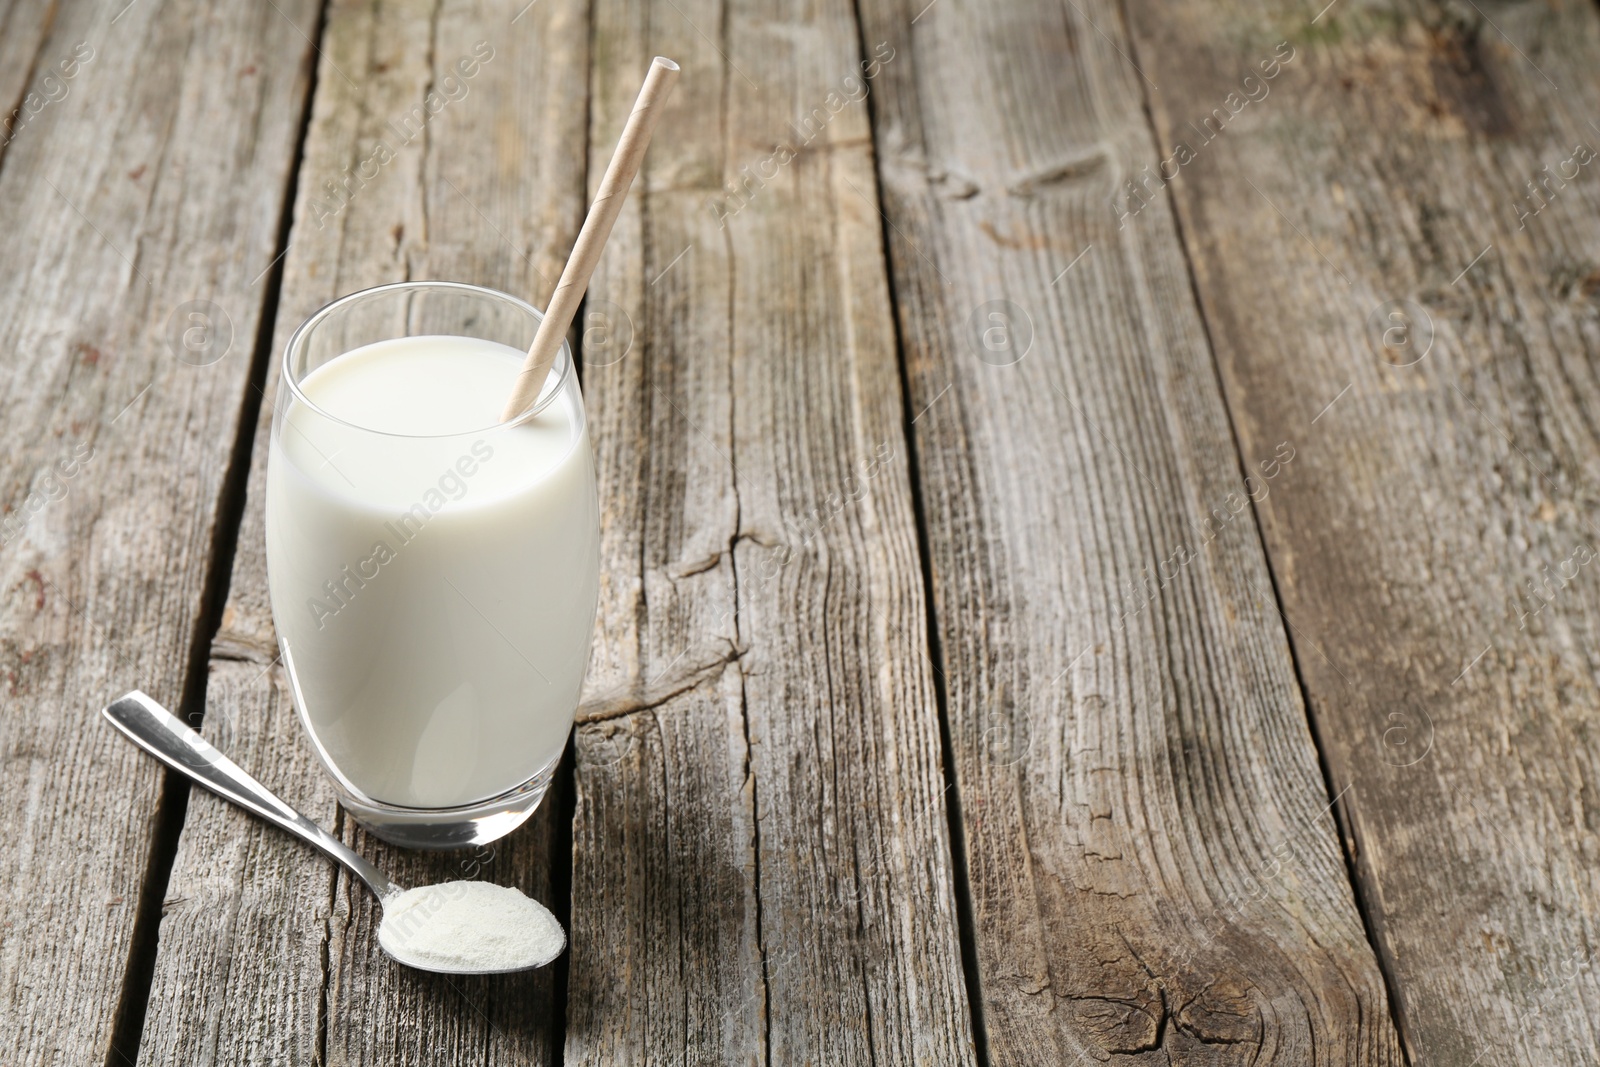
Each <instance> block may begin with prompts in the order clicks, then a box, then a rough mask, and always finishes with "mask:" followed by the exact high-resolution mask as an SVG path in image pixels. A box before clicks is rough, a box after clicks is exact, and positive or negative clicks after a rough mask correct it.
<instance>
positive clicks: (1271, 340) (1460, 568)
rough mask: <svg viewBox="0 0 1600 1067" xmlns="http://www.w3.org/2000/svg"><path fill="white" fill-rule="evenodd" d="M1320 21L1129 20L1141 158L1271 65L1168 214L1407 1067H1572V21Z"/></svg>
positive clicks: (1591, 315) (1596, 385)
mask: <svg viewBox="0 0 1600 1067" xmlns="http://www.w3.org/2000/svg"><path fill="white" fill-rule="evenodd" d="M1318 6H1320V5H1312V6H1310V7H1308V8H1306V9H1304V10H1302V9H1298V8H1297V9H1295V10H1287V9H1280V8H1279V6H1278V5H1271V4H1257V3H1228V4H1223V5H1210V4H1208V5H1204V6H1203V7H1202V6H1201V5H1198V4H1182V5H1173V4H1165V3H1163V4H1156V3H1140V4H1135V5H1133V10H1134V23H1135V25H1136V26H1137V32H1138V41H1139V50H1138V55H1139V57H1140V62H1141V63H1142V64H1144V65H1145V68H1146V69H1147V70H1152V69H1155V70H1159V71H1161V73H1160V74H1159V75H1158V77H1157V80H1158V81H1159V82H1160V85H1161V88H1160V91H1159V92H1157V91H1152V92H1151V98H1152V100H1153V101H1154V113H1155V117H1156V121H1157V127H1158V130H1159V136H1160V143H1161V145H1162V146H1164V147H1163V152H1166V151H1170V149H1171V145H1172V143H1173V142H1174V141H1175V140H1179V139H1184V138H1186V137H1192V135H1191V134H1189V133H1188V132H1187V127H1186V125H1185V124H1186V123H1187V122H1188V121H1190V120H1195V121H1198V115H1199V114H1204V113H1206V112H1207V111H1208V110H1209V109H1210V108H1212V107H1214V106H1222V105H1223V99H1224V97H1225V95H1226V94H1227V93H1228V92H1229V91H1231V90H1233V89H1234V88H1235V87H1236V86H1237V84H1238V79H1239V77H1240V76H1241V75H1242V73H1243V72H1244V70H1245V69H1246V68H1247V67H1248V66H1250V65H1252V64H1254V63H1255V62H1256V61H1257V60H1258V59H1260V58H1262V57H1263V56H1265V55H1267V54H1269V53H1270V52H1271V51H1272V50H1273V48H1274V47H1275V46H1277V44H1278V42H1280V41H1284V40H1288V41H1289V42H1291V45H1292V47H1294V48H1295V49H1296V58H1295V59H1294V62H1293V63H1292V64H1290V65H1289V67H1288V68H1287V69H1286V70H1285V73H1284V74H1283V75H1282V76H1281V77H1280V78H1278V79H1277V80H1276V81H1275V82H1274V84H1273V88H1272V91H1271V94H1270V95H1269V96H1268V97H1267V98H1266V99H1264V100H1261V101H1260V102H1258V103H1251V104H1249V105H1248V107H1247V108H1245V109H1244V110H1243V112H1242V113H1241V114H1240V115H1239V116H1238V117H1237V118H1236V119H1233V120H1231V121H1230V123H1229V124H1228V126H1227V127H1226V129H1225V132H1224V133H1223V134H1222V136H1220V137H1218V138H1216V139H1215V140H1214V141H1213V142H1212V143H1210V144H1208V145H1206V147H1205V148H1204V149H1203V150H1202V151H1201V152H1200V154H1199V157H1198V158H1197V159H1196V160H1195V161H1194V163H1193V165H1192V166H1190V167H1186V168H1185V169H1184V171H1183V175H1182V177H1181V178H1179V180H1178V181H1177V182H1176V183H1175V184H1174V185H1173V186H1172V191H1173V193H1174V194H1176V200H1177V203H1178V205H1179V208H1180V212H1181V217H1182V218H1183V221H1184V229H1185V232H1186V234H1188V238H1189V243H1190V247H1191V249H1192V251H1193V256H1194V262H1195V266H1196V276H1197V280H1198V290H1199V292H1200V295H1201V298H1202V301H1203V306H1204V308H1205V311H1206V316H1207V320H1208V322H1209V323H1210V326H1211V330H1212V334H1213V337H1214V339H1215V342H1216V349H1217V352H1218V355H1219V357H1220V362H1221V366H1222V370H1223V377H1224V380H1225V383H1226V387H1227V393H1228V396H1229V399H1230V401H1231V404H1232V409H1233V413H1234V418H1235V422H1236V425H1237V426H1238V430H1239V438H1240V441H1241V443H1242V445H1243V448H1244V452H1245V454H1246V455H1250V454H1254V453H1256V452H1259V451H1260V450H1261V449H1263V448H1270V447H1272V444H1273V443H1274V442H1276V441H1278V440H1281V439H1283V438H1285V437H1291V438H1293V439H1295V440H1296V441H1297V443H1299V444H1300V454H1299V456H1298V457H1297V458H1296V460H1295V463H1294V466H1293V468H1292V470H1291V471H1290V472H1288V473H1287V474H1285V476H1284V477H1283V478H1282V479H1281V481H1282V484H1281V486H1277V487H1275V488H1274V490H1273V492H1272V496H1271V498H1270V499H1268V500H1266V501H1265V502H1264V503H1263V505H1262V507H1261V514H1262V517H1263V520H1264V528H1265V531H1266V541H1267V545H1268V547H1269V549H1270V553H1271V557H1272V562H1273V570H1274V573H1275V574H1276V576H1277V581H1278V587H1279V589H1280V590H1281V592H1282V596H1283V603H1284V608H1285V610H1286V612H1287V614H1288V618H1289V620H1290V622H1291V624H1292V627H1293V634H1294V639H1295V645H1296V649H1297V651H1298V653H1299V662H1300V667H1301V670H1302V672H1303V674H1304V677H1305V681H1306V685H1307V688H1308V691H1309V693H1310V696H1311V706H1312V710H1313V711H1314V713H1315V716H1316V721H1317V725H1318V729H1319V731H1320V732H1321V734H1322V736H1323V737H1324V738H1325V739H1326V744H1327V755H1328V762H1329V765H1330V768H1331V772H1332V777H1333V782H1334V785H1335V787H1336V788H1337V789H1339V790H1341V791H1344V790H1348V792H1346V793H1345V799H1344V801H1343V802H1342V807H1343V810H1344V812H1345V813H1346V816H1347V818H1348V822H1347V824H1346V825H1347V830H1348V832H1349V835H1350V838H1351V842H1352V850H1353V852H1354V855H1355V858H1356V866H1357V871H1358V873H1359V878H1360V883H1361V885H1362V887H1363V889H1364V891H1365V893H1366V895H1367V897H1368V899H1369V900H1370V901H1371V905H1370V907H1371V912H1372V918H1373V925H1374V927H1375V928H1376V930H1377V933H1378V937H1379V946H1380V951H1381V953H1382V956H1383V958H1384V960H1385V962H1386V966H1387V967H1388V968H1389V970H1390V973H1391V975H1392V976H1393V979H1394V981H1395V985H1396V987H1397V988H1398V990H1399V998H1398V999H1399V1002H1400V1007H1401V1009H1402V1010H1401V1012H1400V1018H1401V1021H1402V1031H1403V1033H1404V1036H1405V1040H1406V1044H1407V1047H1408V1049H1409V1051H1410V1054H1411V1061H1412V1062H1413V1063H1459V1064H1473V1063H1476V1064H1479V1065H1486V1064H1506V1063H1520V1064H1541V1065H1542V1064H1555V1063H1560V1064H1569V1063H1592V1062H1594V1061H1595V1059H1596V1057H1597V1056H1600V1036H1597V1029H1596V1020H1597V1019H1600V984H1597V982H1596V980H1595V976H1594V973H1593V971H1592V967H1593V962H1594V961H1593V959H1592V952H1593V947H1594V946H1595V945H1596V944H1597V943H1600V930H1597V926H1596V924H1597V921H1600V878H1597V875H1596V870H1597V867H1596V858H1597V856H1600V837H1597V836H1596V835H1597V832H1600V819H1597V816H1596V805H1595V796H1596V789H1597V788H1600V778H1597V770H1596V768H1597V766H1600V740H1597V738H1596V736H1595V733H1594V721H1595V715H1596V712H1597V710H1600V688H1597V685H1596V675H1595V670H1596V654H1595V649H1596V647H1597V645H1600V610H1597V607H1600V601H1597V598H1596V590H1597V586H1596V579H1595V576H1594V573H1593V571H1594V568H1593V567H1592V566H1589V565H1588V563H1589V562H1592V555H1593V552H1594V549H1595V546H1596V545H1600V511H1597V508H1596V503H1597V493H1596V478H1597V476H1600V442H1597V440H1596V433H1595V423H1594V418H1595V412H1596V410H1597V404H1600V381H1597V379H1596V367H1597V366H1600V363H1597V358H1596V357H1597V353H1600V308H1597V306H1596V295H1597V292H1600V273H1597V264H1600V223H1597V221H1596V206H1597V203H1600V198H1597V194H1596V189H1597V188H1600V186H1597V184H1596V178H1595V171H1596V168H1597V167H1600V162H1596V161H1594V160H1593V159H1592V157H1591V161H1590V162H1588V163H1583V162H1581V161H1578V162H1573V163H1568V164H1567V166H1566V167H1565V175H1566V177H1565V179H1563V178H1562V177H1561V175H1560V173H1559V172H1560V171H1561V169H1562V163H1563V161H1568V160H1571V159H1572V157H1573V155H1574V149H1575V148H1576V147H1577V146H1579V145H1582V146H1584V147H1585V149H1586V150H1587V151H1588V152H1589V153H1593V152H1594V150H1595V149H1596V148H1597V147H1600V130H1597V129H1596V127H1595V118H1596V116H1597V115H1600V86H1597V85H1596V82H1595V77H1594V74H1595V70H1596V69H1597V68H1600V15H1597V12H1596V9H1595V7H1594V5H1592V4H1566V5H1546V4H1522V3H1489V2H1487V0H1479V2H1478V3H1476V4H1475V5H1465V6H1458V5H1455V4H1434V3H1423V4H1417V5H1388V4H1359V5H1358V4H1348V3H1346V4H1340V5H1339V6H1336V7H1334V8H1332V9H1331V10H1329V11H1328V12H1326V14H1325V15H1324V16H1323V17H1322V18H1321V19H1320V20H1317V22H1316V24H1315V25H1309V23H1310V21H1311V19H1312V17H1313V16H1314V15H1316V13H1317V12H1316V7H1318ZM1544 168H1548V170H1547V171H1546V170H1544ZM1551 176H1554V177H1553V178H1552V177H1551ZM1530 181H1538V182H1540V183H1544V182H1549V185H1548V186H1547V188H1546V189H1545V190H1544V191H1542V192H1540V193H1539V194H1538V195H1537V197H1536V198H1531V199H1530V196H1529V194H1530V190H1529V188H1528V185H1527V183H1528V182H1530ZM1252 185H1253V186H1254V188H1252ZM1541 205H1543V206H1542V207H1541ZM1524 213H1526V214H1527V216H1528V217H1527V218H1526V219H1524V218H1522V216H1523V214H1524ZM1138 221H1139V222H1141V223H1142V222H1143V221H1144V220H1143V219H1142V218H1140V219H1139V220H1138ZM1399 299H1405V300H1410V301H1413V302H1415V303H1416V304H1417V305H1419V306H1420V307H1421V308H1422V309H1424V313H1425V314H1426V315H1427V317H1428V319H1429V320H1431V328H1432V334H1433V341H1432V347H1431V349H1429V350H1427V351H1426V354H1425V355H1423V354H1422V352H1421V348H1422V341H1423V336H1422V333H1421V332H1420V330H1417V329H1415V328H1414V329H1413V343H1412V346H1411V348H1412V351H1411V353H1410V354H1401V351H1400V350H1398V349H1396V350H1391V351H1386V350H1384V349H1383V347H1382V345H1381V340H1380V343H1378V344H1374V343H1373V342H1372V341H1371V339H1370V336H1369V325H1368V323H1369V315H1370V314H1371V313H1372V312H1373V311H1374V309H1375V308H1378V307H1379V306H1380V305H1381V304H1383V303H1385V302H1387V301H1391V300H1399ZM1379 318H1380V320H1381V316H1379ZM1395 325H1396V324H1395V323H1392V322H1388V321H1381V322H1380V325H1379V327H1378V329H1379V331H1381V330H1383V329H1385V328H1388V327H1391V326H1395ZM1380 336H1381V334H1380ZM1390 339H1391V341H1394V342H1398V341H1400V340H1401V337H1400V336H1399V335H1392V336H1391V338H1390ZM1419 356H1420V357H1421V358H1420V362H1416V363H1415V364H1414V365H1412V366H1405V367H1401V366H1392V365H1390V364H1398V363H1409V362H1411V361H1412V360H1414V359H1417V358H1418V357H1419ZM1575 553H1578V555H1576V556H1575V555H1574V554H1575ZM1547 568H1548V571H1547ZM1530 583H1531V584H1532V587H1533V591H1532V592H1530V589H1529V587H1530ZM1542 605H1547V606H1542Z"/></svg>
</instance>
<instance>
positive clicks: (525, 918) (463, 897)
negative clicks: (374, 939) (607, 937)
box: [378, 882, 567, 974]
mask: <svg viewBox="0 0 1600 1067" xmlns="http://www.w3.org/2000/svg"><path fill="white" fill-rule="evenodd" d="M378 944H380V945H382V946H383V950H384V951H385V952H387V953H389V955H391V956H393V957H394V958H395V959H397V960H399V961H400V962H401V963H405V964H409V965H411V966H412V967H419V968H421V969H422V970H426V971H445V972H452V973H463V974H475V973H483V972H492V971H519V970H523V969H525V968H529V967H543V966H544V965H545V964H547V963H549V962H550V961H551V960H553V959H555V958H556V957H557V956H559V955H561V950H562V949H564V948H566V945H567V935H566V931H564V930H562V929H561V924H560V923H559V922H557V921H556V917H555V916H554V915H551V914H550V912H549V911H548V910H547V909H546V908H545V906H544V905H543V904H540V903H539V902H538V901H537V900H530V899H528V898H527V897H525V896H523V895H522V894H521V893H519V892H517V891H516V890H515V889H512V888H510V887H508V886H498V885H494V884H492V883H490V882H444V883H442V884H440V885H425V886H419V887H418V888H416V889H408V890H406V891H405V892H403V893H398V894H396V895H394V896H392V897H390V898H389V899H388V900H386V901H384V905H383V924H382V925H381V926H379V927H378Z"/></svg>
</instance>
